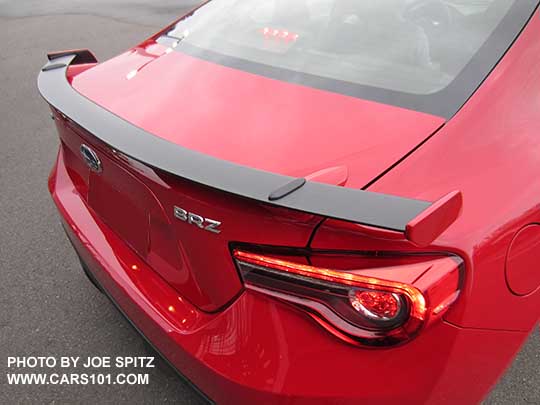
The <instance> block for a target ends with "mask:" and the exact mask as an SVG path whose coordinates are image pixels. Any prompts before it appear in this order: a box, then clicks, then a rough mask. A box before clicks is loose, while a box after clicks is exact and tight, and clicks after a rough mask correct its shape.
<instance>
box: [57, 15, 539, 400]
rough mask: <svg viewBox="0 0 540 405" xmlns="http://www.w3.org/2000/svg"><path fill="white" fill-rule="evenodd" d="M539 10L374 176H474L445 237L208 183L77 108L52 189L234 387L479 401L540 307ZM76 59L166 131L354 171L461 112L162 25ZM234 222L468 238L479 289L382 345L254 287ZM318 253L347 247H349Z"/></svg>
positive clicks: (364, 238)
mask: <svg viewBox="0 0 540 405" xmlns="http://www.w3.org/2000/svg"><path fill="white" fill-rule="evenodd" d="M538 17H539V15H538V13H537V15H536V16H535V18H533V19H532V20H531V22H530V23H529V25H528V27H527V28H526V29H525V31H524V32H523V33H522V35H521V37H520V38H519V39H518V40H517V41H516V43H515V44H514V46H513V48H512V49H511V50H510V51H509V52H508V54H507V55H506V56H505V57H504V59H503V60H502V62H501V63H500V64H499V65H498V66H497V68H496V69H495V70H494V71H493V72H492V74H491V75H490V76H489V77H488V78H487V80H486V81H485V82H484V83H483V85H482V86H481V88H480V89H479V90H478V91H477V93H476V94H475V95H474V96H473V97H472V99H471V100H469V101H468V102H467V104H466V105H465V106H464V107H463V109H462V110H461V111H460V112H459V113H458V114H457V115H456V116H455V117H454V118H452V119H451V120H450V121H449V122H448V123H446V124H445V125H444V127H442V128H441V129H440V131H439V132H438V133H437V134H436V135H435V136H433V137H432V138H430V139H429V140H428V141H427V142H426V143H424V144H423V145H421V146H420V147H419V148H418V149H417V150H415V151H414V152H413V153H412V154H411V155H410V156H408V157H407V158H406V159H404V160H403V161H402V162H400V163H399V164H398V165H397V166H395V167H394V168H392V170H390V171H389V172H388V173H385V174H384V175H383V176H382V177H381V178H379V179H378V180H377V181H376V182H375V183H373V184H372V185H371V186H370V187H369V190H372V191H377V192H382V193H388V194H393V195H401V196H406V197H410V198H417V199H422V200H428V201H435V200H437V199H438V198H440V197H441V196H443V195H446V194H447V193H448V192H449V191H452V190H459V191H460V192H461V195H462V196H463V207H462V211H461V214H460V216H459V217H458V219H457V220H456V221H455V222H454V223H453V224H452V225H451V226H450V227H449V228H448V230H446V231H445V232H444V233H442V234H441V235H440V236H439V237H438V238H437V239H436V240H435V241H434V242H433V243H431V244H430V245H429V246H427V247H422V248H421V247H419V246H417V245H414V244H412V243H411V242H410V241H407V240H406V239H405V237H404V235H401V234H399V233H396V232H389V231H383V230H379V229H375V228H370V227H365V226H358V225H355V224H350V223H343V222H340V221H335V220H325V219H324V218H319V217H315V216H312V215H306V214H302V213H299V212H292V211H288V210H282V209H276V208H270V207H268V206H265V205H263V204H253V203H252V202H250V201H247V200H243V199H239V198H233V197H231V196H229V195H226V194H224V193H217V192H216V191H214V190H211V189H207V188H204V187H200V186H195V185H193V184H190V183H189V182H187V181H184V180H181V179H177V178H174V177H172V176H170V175H167V174H164V173H160V172H158V171H156V170H153V169H151V168H149V167H147V166H145V165H144V164H141V163H139V162H135V161H133V160H131V159H129V158H128V157H126V156H124V155H122V153H121V152H117V153H113V151H111V150H109V149H108V148H107V147H105V146H104V145H101V144H100V143H99V142H97V141H96V140H95V138H93V137H92V136H91V134H86V133H84V131H81V130H80V129H78V128H77V126H76V125H75V124H73V123H69V122H67V121H64V120H62V119H60V118H59V119H58V120H57V126H58V130H59V133H60V136H61V139H62V146H61V153H60V154H59V158H58V161H57V164H56V166H55V169H54V170H53V173H52V174H51V177H50V182H49V186H50V190H51V193H52V195H53V199H54V201H55V203H56V204H57V206H58V208H59V211H60V213H61V215H62V217H63V221H64V223H65V225H66V228H67V230H68V234H69V236H70V239H71V240H72V242H73V243H74V245H75V247H76V249H77V251H78V253H79V254H80V255H81V257H82V258H83V259H84V261H85V262H86V263H87V264H88V266H89V267H90V269H91V271H92V272H93V274H94V275H95V276H96V278H97V279H98V281H99V282H100V283H101V284H102V285H103V286H104V287H105V289H106V290H107V291H108V293H109V294H110V296H111V297H112V298H113V299H114V301H115V302H116V303H117V304H118V305H119V307H120V308H121V309H122V310H123V311H124V312H125V313H126V315H127V316H128V317H129V318H130V319H131V320H132V321H133V323H134V324H135V325H136V326H137V327H138V328H139V329H140V330H141V331H142V332H143V333H144V334H145V335H146V336H147V337H148V338H149V339H150V340H151V341H152V342H153V343H154V344H155V345H156V346H157V347H158V349H159V350H160V351H161V352H162V353H163V354H164V355H165V356H166V357H167V358H168V359H169V360H170V361H171V362H172V363H173V364H174V365H175V366H176V367H177V368H178V369H179V370H181V371H182V372H183V373H184V374H186V375H187V377H188V378H190V379H191V380H192V381H193V382H195V384H196V385H198V386H199V387H200V388H201V389H202V390H203V391H204V392H206V393H207V394H208V395H209V396H210V397H211V398H213V399H215V400H217V401H218V402H219V403H235V404H236V403H246V404H248V403H254V402H262V403H290V402H295V403H306V404H307V403H310V404H311V403H317V402H318V403H325V402H330V401H334V402H339V403H351V404H352V403H359V402H360V401H365V402H377V403H383V404H384V403H395V402H414V403H420V402H427V403H437V404H439V403H441V404H444V403H473V402H477V401H480V400H481V399H482V398H483V397H484V396H485V395H486V393H487V392H488V390H489V389H490V387H492V386H493V384H494V383H495V382H496V380H497V378H498V377H500V375H501V374H502V373H503V371H504V370H505V368H506V367H507V366H508V364H509V363H510V361H511V359H512V358H513V356H514V355H515V353H516V352H517V350H518V349H519V347H520V346H521V344H522V343H523V342H524V340H525V339H526V337H527V334H528V333H529V332H530V331H531V330H532V328H533V327H534V326H535V325H536V324H538V320H539V317H540V291H539V290H538V289H537V288H536V287H535V285H536V283H537V281H538V279H537V275H538V272H535V271H534V269H536V270H537V269H538V264H537V256H538V255H537V250H538V249H537V246H538V244H537V240H536V236H535V235H536V233H535V232H532V234H530V233H529V232H531V231H530V230H529V229H528V228H529V227H528V225H530V224H537V223H540V211H539V210H538V207H539V200H540V183H538V181H536V178H537V173H538V169H539V167H540V137H538V133H539V132H540V123H539V122H540V121H539V120H538V117H539V116H540V76H539V75H538V74H537V72H538V71H539V70H540V42H539V41H538V37H539V36H540V18H538ZM133 72H135V73H133ZM70 74H71V76H72V77H71V78H72V82H73V84H74V86H75V87H76V88H77V89H78V90H79V91H81V92H82V93H83V94H85V95H86V96H88V97H89V98H91V99H92V100H94V101H96V102H98V103H99V104H101V105H103V106H104V107H106V108H108V109H110V110H111V111H113V112H115V113H116V114H118V115H120V116H122V117H123V118H125V119H127V120H129V121H131V122H133V123H135V124H137V125H139V126H141V127H143V128H145V129H146V130H148V131H150V132H152V133H154V134H156V135H158V136H161V137H163V138H165V139H168V140H171V141H173V142H177V143H179V144H182V145H183V146H186V147H189V148H193V149H196V150H199V151H202V152H205V153H208V154H212V155H215V156H218V157H220V158H223V159H227V160H231V161H234V162H237V163H241V164H245V165H247V166H251V167H256V168H260V169H265V170H269V171H274V172H278V173H283V174H288V175H296V176H308V175H312V176H313V180H315V181H317V180H318V181H324V182H328V183H331V184H338V185H345V186H346V187H363V186H365V185H366V184H368V183H369V182H370V181H372V180H373V179H374V178H376V177H377V176H378V175H380V174H381V173H383V172H384V171H385V170H386V169H388V168H389V167H390V166H391V165H392V164H394V163H395V162H396V161H397V160H399V159H400V158H401V157H403V156H404V155H405V154H407V153H408V152H410V151H411V149H412V148H414V147H415V146H417V145H418V144H419V143H420V142H422V141H423V140H424V139H426V137H428V136H429V135H431V134H432V133H433V132H434V131H435V130H437V128H439V127H440V126H441V124H442V123H443V120H442V119H441V118H438V117H432V116H429V115H425V114H421V113H417V112H413V111H407V110H403V109H399V108H395V107H390V106H384V105H380V104H376V103H372V102H367V101H362V100H358V99H352V98H348V97H344V96H339V95H336V94H330V93H325V92H322V91H319V90H313V89H309V88H306V87H301V86H297V85H293V84H289V83H281V82H278V81H275V80H270V79H265V78H262V77H259V76H255V75H250V74H247V73H243V72H239V71H235V70H233V69H230V68H225V67H222V66H217V65H213V64H211V63H209V62H203V61H201V60H197V59H195V58H192V57H189V56H186V55H181V54H178V53H176V52H172V53H167V52H166V51H165V48H163V47H162V46H160V45H156V44H155V43H153V41H147V42H146V43H145V44H144V45H142V46H140V47H137V48H135V49H134V50H132V51H130V52H128V53H125V54H123V55H121V56H120V57H118V58H115V59H112V60H111V61H109V62H106V63H103V64H100V65H96V66H94V67H92V66H84V67H80V68H78V69H77V70H72V71H71V72H70ZM128 77H130V78H129V79H128ZM202 78H204V80H203V79H202ZM95 83H100V85H99V86H96V85H95ZM240 117H241V118H242V119H239V118H240ZM306 117H310V119H306ZM83 142H84V143H88V144H89V145H91V146H92V147H93V148H95V150H96V151H98V152H99V154H100V157H101V158H102V161H103V165H104V171H103V173H102V175H96V174H92V173H90V172H89V171H88V169H87V168H86V166H85V165H84V163H83V162H82V161H81V159H80V157H79V155H78V150H79V147H80V145H81V143H83ZM134 195H136V196H137V198H133V196H134ZM174 206H181V207H183V206H185V208H186V209H189V210H190V211H193V212H196V213H198V214H200V215H203V216H205V217H206V216H208V217H215V218H218V219H220V220H222V221H223V223H224V224H225V223H227V224H230V225H228V227H227V231H224V232H222V233H221V234H219V235H214V234H210V233H205V232H204V231H200V230H197V229H195V228H193V227H191V226H189V225H188V224H186V223H184V222H181V221H178V220H177V219H176V218H174V216H173V209H172V208H173V207H174ZM126 207H129V210H128V209H127V208H126ZM453 207H454V208H455V207H456V205H455V204H454V205H453ZM323 221H324V222H323ZM321 222H323V223H322V225H321V226H320V227H318V226H317V225H319V224H320V223H321ZM432 225H433V224H430V226H429V227H430V228H431V227H432ZM433 226H435V227H436V226H437V224H435V225H433ZM524 229H525V230H524ZM520 230H521V232H520ZM523 232H526V235H525V237H524V238H522V236H523V235H522V233H523ZM512 241H514V244H513V243H512ZM230 242H241V243H250V244H256V245H272V246H287V247H294V248H297V249H303V250H304V251H308V252H310V253H313V252H315V253H317V252H319V251H328V250H332V251H340V252H344V251H346V252H348V253H351V252H359V251H362V252H393V253H396V252H397V253H400V254H403V253H409V254H410V253H424V254H425V253H429V254H430V255H433V256H436V255H439V254H440V253H441V252H451V253H454V254H456V255H459V256H460V257H461V258H463V260H464V262H465V271H464V273H463V274H464V276H463V278H462V279H461V280H457V279H454V280H453V282H454V284H457V283H458V282H459V287H460V290H461V293H460V296H459V298H458V300H457V301H456V302H455V303H454V304H452V305H450V307H449V310H448V312H447V313H445V314H444V320H443V319H437V321H436V322H434V323H433V324H432V325H430V327H429V328H426V329H425V330H423V331H422V332H421V333H420V334H419V335H418V337H417V338H416V339H414V340H412V341H411V342H409V343H407V344H405V345H402V346H399V347H396V348H392V349H379V350H365V349H359V348H357V347H354V346H352V345H348V344H345V343H343V342H342V341H340V340H339V339H337V338H335V337H334V336H332V335H331V334H330V333H328V332H327V331H326V330H324V328H322V327H321V325H318V324H317V323H316V322H315V321H314V320H313V319H311V318H310V316H309V315H308V314H306V313H305V312H302V311H300V310H297V309H295V308H293V307H292V306H290V305H288V304H286V303H283V302H280V301H278V300H275V299H273V298H271V297H268V296H265V295H263V294H260V293H257V292H254V291H246V290H244V288H243V284H242V281H241V279H240V277H239V274H238V272H237V269H236V268H235V266H234V263H233V260H232V257H231V246H230ZM511 246H512V247H511ZM310 260H311V264H312V265H327V266H328V264H325V260H326V261H328V260H332V258H330V259H328V257H325V258H324V259H323V258H321V257H317V255H316V254H315V255H312V256H311V257H310ZM392 261H393V263H394V265H395V268H396V270H392V272H389V271H388V270H386V272H385V275H386V276H388V278H389V279H392V280H393V281H404V282H412V281H414V280H417V281H418V282H425V283H426V285H429V284H430V282H433V280H434V279H436V278H430V277H429V276H430V273H429V272H428V273H426V275H425V277H424V278H422V275H423V274H424V273H422V274H419V273H418V272H416V273H415V272H410V273H407V272H406V271H403V272H401V271H400V269H401V270H404V269H405V270H406V267H405V266H404V264H405V261H402V262H401V261H399V260H398V259H395V258H393V259H392ZM326 263H327V262H326ZM351 263H352V259H351ZM350 265H351V266H356V264H350ZM515 266H517V267H515ZM351 268H356V267H350V268H345V269H346V270H350V269H351ZM415 268H416V267H415ZM531 269H533V270H531ZM373 272H376V270H374V269H370V273H371V274H373ZM411 280H412V281H411ZM447 293H448V291H447V290H446V289H445V288H444V287H441V288H440V289H438V290H437V294H439V295H440V296H447V295H448V294H447ZM456 387H459V389H456Z"/></svg>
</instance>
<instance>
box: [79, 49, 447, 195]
mask: <svg viewBox="0 0 540 405" xmlns="http://www.w3.org/2000/svg"><path fill="white" fill-rule="evenodd" d="M165 49H166V48H165V47H163V46H162V45H159V44H153V43H151V42H150V43H149V42H145V43H144V44H143V45H142V46H141V47H138V48H134V49H133V50H131V51H128V52H127V53H125V54H123V55H121V56H119V57H116V58H114V59H112V60H110V61H107V62H104V63H102V64H100V65H98V66H96V67H95V68H92V69H89V70H87V71H86V72H84V73H82V74H80V75H77V76H75V77H74V78H73V86H74V87H75V88H76V89H77V90H78V91H79V92H81V93H82V94H84V95H85V96H86V97H88V98H90V99H91V100H92V101H94V102H96V103H97V104H99V105H101V106H102V107H105V108H106V109H108V110H110V111H113V112H114V113H115V114H117V115H119V116H120V117H122V118H124V119H126V120H127V121H129V122H132V123H134V124H135V125H137V126H139V127H141V128H143V129H145V130H147V131H148V132H150V133H152V134H155V135H158V136H160V137H162V138H164V139H167V140H169V141H171V142H174V143H177V144H180V145H182V146H184V147H186V148H189V149H193V150H197V151H200V152H203V153H206V154H209V155H212V156H215V157H218V158H220V159H224V160H228V161H232V162H235V163H239V164H242V165H245V166H248V167H254V168H257V169H261V170H266V171H269V172H273V173H280V174H285V175H290V176H297V177H304V176H307V175H309V174H312V173H315V172H318V171H320V170H323V169H327V168H330V167H335V166H345V167H346V168H347V169H348V180H347V182H346V186H347V187H352V188H361V187H364V186H365V185H366V184H368V183H369V182H370V181H371V180H373V179H374V178H375V177H376V176H377V175H379V174H380V173H381V172H382V171H384V170H386V169H387V168H388V167H390V166H391V165H392V164H394V163H395V162H396V161H398V160H399V159H400V158H401V157H402V156H404V155H405V154H406V153H408V152H409V151H410V150H411V149H412V148H414V147H415V146H416V145H418V144H419V143H420V142H422V141H423V140H424V139H425V138H426V137H428V136H429V135H431V134H432V133H434V132H435V131H436V130H437V129H438V128H439V127H440V126H441V125H442V124H443V123H444V119H443V118H440V117H435V116H432V115H429V114H425V113H420V112H416V111H411V110H405V109H402V108H398V107H393V106H389V105H385V104H379V103H375V102H371V101H365V100H361V99H358V98H354V97H345V96H342V95H339V94H334V93H329V92H325V91H321V90H317V89H313V88H310V87H305V86H299V85H296V84H293V83H286V82H281V81H278V80H273V79H269V78H266V77H263V76H258V75H254V74H251V73H247V72H243V71H240V70H236V69H232V68H229V67H225V66H220V65H217V64H215V63H211V62H206V61H204V60H202V59H197V58H194V57H192V56H189V55H185V54H181V53H179V52H170V53H166V52H165ZM133 71H137V72H138V73H137V74H136V76H134V77H133V78H132V79H131V80H126V76H127V75H128V74H129V73H130V72H133ZM95 83H101V84H100V86H96V85H95ZM329 106H332V108H329ZM182 117H189V119H183V118H182ZM240 117H241V118H240ZM305 117H311V119H309V120H306V119H305ZM319 134H324V136H319ZM439 197H440V196H439Z"/></svg>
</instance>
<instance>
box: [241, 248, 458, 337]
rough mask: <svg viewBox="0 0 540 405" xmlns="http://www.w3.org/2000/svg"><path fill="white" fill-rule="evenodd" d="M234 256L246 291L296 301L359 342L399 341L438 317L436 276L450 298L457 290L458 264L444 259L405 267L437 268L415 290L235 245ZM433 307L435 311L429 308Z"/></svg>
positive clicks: (327, 325) (330, 327)
mask: <svg viewBox="0 0 540 405" xmlns="http://www.w3.org/2000/svg"><path fill="white" fill-rule="evenodd" d="M233 256H234V258H235V259H236V262H237V264H238V266H239V268H240V270H241V271H242V274H243V276H244V282H245V284H246V287H247V288H248V289H252V290H255V291H259V292H263V293H265V294H268V295H271V296H274V297H276V298H279V299H282V300H285V301H288V302H290V303H292V304H295V305H296V306H299V307H301V308H303V309H305V310H307V312H308V313H309V314H310V315H311V316H312V317H313V318H315V320H316V321H317V322H319V323H320V324H321V325H323V326H324V327H325V328H326V329H327V330H329V331H331V332H332V333H333V334H334V335H336V336H338V337H340V338H342V339H343V337H344V336H346V337H347V338H346V339H343V340H346V341H348V342H350V341H351V340H352V341H355V342H357V343H360V344H362V345H368V346H387V345H393V344H398V343H400V342H403V341H406V340H409V339H411V338H412V337H414V336H415V335H416V334H417V333H418V332H419V331H420V330H421V329H422V327H423V326H425V325H426V324H427V323H428V321H429V320H430V318H433V319H435V318H437V317H439V316H440V315H441V311H440V303H441V302H442V300H448V298H447V296H446V295H444V294H446V293H447V291H446V290H445V292H444V294H442V293H441V287H440V285H441V280H442V284H444V285H447V286H449V288H448V291H450V293H451V296H452V302H453V300H455V299H456V298H457V296H458V294H459V267H460V264H461V262H460V261H459V260H458V261H455V260H452V259H450V258H448V257H446V258H442V259H438V260H435V261H429V262H426V263H424V262H421V263H416V264H413V265H408V266H409V268H410V267H411V266H417V268H419V269H424V268H425V272H426V273H427V272H428V270H429V271H431V270H432V268H434V267H437V268H436V269H435V270H434V271H433V272H434V273H435V274H436V275H437V277H431V278H430V279H429V280H430V282H429V283H428V284H426V283H424V284H422V283H420V285H421V286H422V287H421V288H419V287H416V286H415V285H413V283H412V282H411V284H407V283H404V282H397V281H391V280H387V279H383V278H379V277H370V276H367V275H365V274H358V272H351V271H344V270H335V269H330V268H325V267H316V266H313V265H309V264H302V263H297V262H293V261H289V260H284V259H281V258H276V257H272V256H267V255H263V254H257V253H251V252H247V251H245V250H240V249H235V250H234V251H233ZM422 266H423V267H422ZM388 269H390V268H388ZM395 269H396V268H394V269H393V270H392V271H396V270H395ZM403 269H404V270H405V267H404V268H403ZM389 274H391V272H390V271H389ZM421 274H422V275H423V272H422V273H421ZM419 279H422V276H421V277H420V278H419ZM413 281H414V280H413ZM443 295H444V297H443ZM430 298H431V300H432V301H433V302H430V303H429V304H430V305H431V306H429V305H428V301H429V299H430ZM450 304H451V302H450ZM450 304H448V305H447V306H445V310H446V309H447V307H448V306H449V305H450ZM434 307H436V309H437V310H438V311H439V312H436V311H433V310H432V309H431V308H434ZM443 312H444V311H443Z"/></svg>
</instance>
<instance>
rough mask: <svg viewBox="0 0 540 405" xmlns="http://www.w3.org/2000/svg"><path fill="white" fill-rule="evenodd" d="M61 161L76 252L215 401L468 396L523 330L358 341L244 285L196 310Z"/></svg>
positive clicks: (65, 214) (493, 374)
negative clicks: (226, 299) (215, 306)
mask: <svg viewBox="0 0 540 405" xmlns="http://www.w3.org/2000/svg"><path fill="white" fill-rule="evenodd" d="M64 162H65V161H64V158H63V156H62V153H61V154H60V155H59V158H58V162H57V165H56V167H55V169H54V170H53V172H52V173H51V177H50V180H49V188H50V190H51V192H52V195H53V199H54V201H55V203H56V205H57V207H58V209H59V211H60V213H61V215H62V218H63V221H64V224H65V227H66V230H67V232H68V235H69V237H70V239H71V240H72V242H73V243H74V246H75V248H76V250H77V252H78V253H79V255H81V257H82V258H83V260H84V261H85V262H86V263H87V264H88V266H89V268H90V269H91V271H92V273H93V274H94V275H95V276H96V278H97V279H98V281H99V283H100V284H101V285H103V286H104V287H105V289H106V290H107V291H108V294H110V296H111V297H112V298H113V299H114V300H115V301H116V303H117V305H118V306H119V307H120V308H121V309H122V311H123V312H124V313H125V314H126V315H127V316H128V317H129V318H130V319H131V321H132V322H133V323H134V324H135V325H136V326H137V327H138V328H139V329H140V330H141V331H143V332H144V334H145V335H146V336H147V338H149V339H150V340H151V341H152V342H153V344H154V345H156V347H157V348H158V349H159V350H160V351H161V352H162V353H163V354H164V355H165V356H166V357H167V358H168V359H169V360H170V361H171V362H172V364H174V365H175V366H176V367H177V368H178V369H179V370H181V371H182V373H183V374H185V375H186V376H187V377H188V378H189V379H190V380H192V381H193V382H194V383H195V384H196V385H197V386H198V387H200V388H201V389H202V390H203V391H204V392H205V393H207V395H209V396H210V397H211V398H212V399H214V400H215V401H217V402H218V403H222V404H239V403H240V404H251V403H255V402H260V403H273V404H274V403H275V404H280V403H284V404H285V403H290V402H294V403H298V404H313V403H328V402H338V403H343V404H357V403H358V402H359V401H376V402H377V403H382V404H390V403H395V402H396V401H400V402H403V401H413V402H415V403H417V402H429V403H448V404H450V403H456V402H463V401H465V402H475V401H477V400H480V399H481V398H482V397H483V396H484V395H485V393H486V391H487V390H488V389H489V388H490V386H491V385H492V384H493V381H495V380H496V379H497V378H498V377H499V375H500V373H501V372H502V369H501V364H500V363H501V359H505V358H510V357H512V356H513V355H514V354H515V353H516V351H517V350H518V349H519V347H520V345H521V344H522V342H523V339H525V337H526V333H523V332H504V331H487V330H485V331H484V330H468V329H462V328H458V327H455V326H452V325H450V324H447V323H444V322H439V323H437V324H436V325H434V326H433V327H432V328H430V329H429V330H428V331H426V333H423V334H421V335H420V336H419V337H418V338H417V339H415V340H414V341H412V342H411V343H409V344H407V345H405V346H401V347H397V348H394V349H390V350H361V349H358V348H356V347H353V346H350V345H347V344H344V343H342V342H340V341H339V340H337V339H336V338H335V337H333V336H331V335H330V334H328V333H327V332H326V331H325V330H323V329H322V328H321V327H320V326H319V325H317V324H316V323H315V322H314V321H312V320H311V319H310V318H309V317H308V316H307V315H306V314H305V313H302V312H300V311H297V310H295V309H294V308H292V307H290V306H288V305H286V304H283V303H280V302H279V301H276V300H273V299H271V298H269V297H265V296H264V295H261V294H257V293H253V292H249V291H246V292H244V293H243V294H242V295H241V296H240V297H239V298H238V299H237V300H236V301H235V302H234V304H232V305H231V306H230V307H229V308H227V309H226V310H224V311H222V312H220V313H218V314H205V313H204V312H201V311H200V310H198V309H197V308H196V307H194V306H193V305H191V304H189V302H188V301H186V300H185V299H183V297H182V296H181V295H179V294H178V293H176V292H175V291H174V290H173V289H172V288H171V287H170V286H168V285H167V284H166V283H164V282H163V280H162V279H161V278H160V277H159V276H158V275H157V274H156V273H155V272H154V271H153V269H151V268H150V267H149V266H148V265H147V264H146V263H145V261H144V260H142V259H141V258H140V257H139V256H138V255H136V254H135V253H134V252H133V250H132V249H130V248H129V247H128V246H127V245H126V244H125V242H124V241H122V240H121V239H120V238H119V237H118V236H117V235H116V234H115V233H114V232H112V231H111V230H110V229H109V228H108V227H107V226H106V225H105V224H104V223H103V222H102V221H101V220H100V219H99V218H97V217H96V216H95V215H94V214H93V213H92V211H91V210H90V209H89V207H88V206H87V205H86V203H85V201H84V199H83V198H81V196H80V195H79V193H78V192H77V189H76V188H75V185H74V184H73V182H72V181H71V179H70V177H69V175H68V172H67V170H66V167H65V163H64ZM171 307H172V308H173V310H171V309H170V308H171ZM471 348H474V350H471ZM494 353H497V354H498V356H494V355H493V354H494ZM465 358H466V359H467V360H466V361H467V367H463V365H464V363H463V361H464V359H465ZM381 376H384V378H381ZM411 382H414V383H411ZM456 384H459V386H460V389H459V390H456V389H455V387H456ZM389 387H391V388H389Z"/></svg>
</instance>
